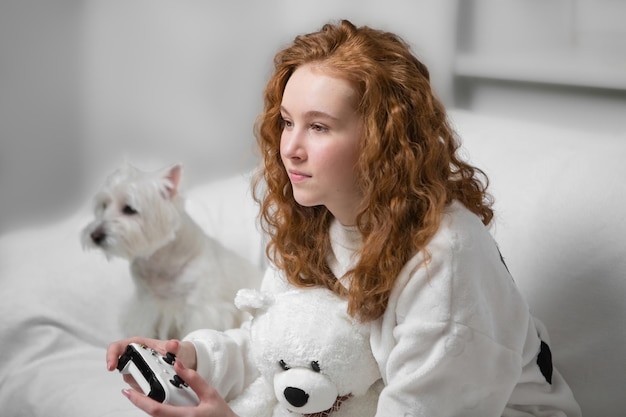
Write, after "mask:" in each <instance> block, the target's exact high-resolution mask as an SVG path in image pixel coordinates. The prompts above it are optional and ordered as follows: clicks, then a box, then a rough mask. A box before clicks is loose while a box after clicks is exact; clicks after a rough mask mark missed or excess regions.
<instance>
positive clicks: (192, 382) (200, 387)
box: [174, 361, 215, 401]
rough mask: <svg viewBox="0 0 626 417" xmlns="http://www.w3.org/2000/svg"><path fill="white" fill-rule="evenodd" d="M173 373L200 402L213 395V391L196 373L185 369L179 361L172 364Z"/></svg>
mask: <svg viewBox="0 0 626 417" xmlns="http://www.w3.org/2000/svg"><path fill="white" fill-rule="evenodd" d="M174 371H175V372H176V374H177V375H178V376H179V377H181V378H182V379H183V381H185V382H186V383H187V385H189V388H191V389H192V390H193V391H194V392H195V393H196V395H197V396H198V398H199V399H200V401H203V400H206V399H209V398H211V397H213V396H214V395H215V393H214V392H215V389H214V388H213V387H211V386H210V385H209V384H208V382H206V381H205V380H204V379H203V378H202V377H201V376H200V375H199V374H198V373H197V372H196V371H194V370H192V369H189V368H185V366H184V364H183V363H182V362H180V361H176V362H174Z"/></svg>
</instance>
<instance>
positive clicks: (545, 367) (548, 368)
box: [537, 340, 552, 385]
mask: <svg viewBox="0 0 626 417" xmlns="http://www.w3.org/2000/svg"><path fill="white" fill-rule="evenodd" d="M537 365H539V370H540V371H541V374H542V375H543V377H544V378H545V379H546V381H548V384H550V385H552V352H550V346H548V344H547V343H546V342H544V341H543V340H542V341H541V349H540V350H539V355H538V356H537Z"/></svg>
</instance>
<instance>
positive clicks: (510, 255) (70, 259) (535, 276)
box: [0, 111, 626, 417]
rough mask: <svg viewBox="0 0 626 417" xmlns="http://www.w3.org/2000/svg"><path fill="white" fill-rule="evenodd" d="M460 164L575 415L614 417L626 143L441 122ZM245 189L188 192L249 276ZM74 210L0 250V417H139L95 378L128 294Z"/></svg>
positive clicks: (458, 115) (236, 181)
mask: <svg viewBox="0 0 626 417" xmlns="http://www.w3.org/2000/svg"><path fill="white" fill-rule="evenodd" d="M451 116H452V119H453V121H454V123H455V125H456V127H457V130H458V132H459V134H460V135H461V137H462V139H463V143H464V152H465V155H466V156H467V158H468V159H470V160H471V161H472V162H474V163H475V164H476V165H478V166H479V167H482V168H483V169H484V171H485V172H486V173H487V174H488V175H489V176H490V179H491V184H492V186H491V191H492V193H493V195H494V196H495V198H496V206H495V208H496V210H497V217H496V222H495V225H494V227H493V229H492V230H493V233H494V235H495V237H496V239H497V240H498V242H499V244H500V247H501V250H502V252H503V255H504V257H505V259H506V261H507V264H508V266H509V269H510V270H511V272H512V274H513V276H514V278H515V280H516V282H517V284H518V285H519V287H520V289H521V290H522V292H523V293H524V294H525V295H526V297H527V299H528V301H529V303H530V306H531V309H532V310H533V313H534V314H535V315H536V316H538V317H539V318H540V319H541V320H543V321H544V322H545V323H546V325H547V326H548V329H549V331H550V334H551V339H552V340H551V345H552V346H551V347H552V351H553V355H554V361H555V364H556V366H557V367H558V368H559V370H560V371H561V373H562V374H564V376H565V377H566V379H567V380H568V381H569V383H570V385H571V387H572V389H573V391H574V393H575V395H576V397H577V399H578V400H579V402H580V404H581V406H582V409H583V414H584V415H585V416H588V417H601V416H602V417H605V416H622V415H624V413H625V412H626V395H624V388H625V387H626V359H625V357H624V356H623V354H624V353H626V303H625V302H624V298H626V185H625V180H626V164H625V161H626V137H606V136H605V137H602V136H598V135H594V134H590V133H580V132H575V131H569V130H566V129H557V128H551V127H546V126H540V125H533V124H530V123H522V122H516V121H512V120H504V119H497V118H490V117H484V116H478V115H475V114H470V113H465V112H460V111H454V112H452V113H451ZM248 180H249V178H248V177H247V175H244V174H242V175H239V176H235V177H232V178H229V179H224V180H220V181H212V182H209V183H207V184H205V185H203V186H200V187H196V188H194V189H192V190H189V192H188V193H187V195H188V207H189V209H190V211H191V213H192V215H193V216H194V217H195V218H196V219H197V220H198V221H199V222H200V224H201V225H203V226H204V228H205V229H206V230H207V232H208V233H209V234H211V235H213V236H215V237H216V238H218V239H219V240H220V241H222V242H223V243H224V244H225V245H226V246H228V247H231V248H234V249H236V250H238V251H239V252H240V253H242V254H243V255H244V256H246V257H247V258H249V259H250V260H252V261H254V262H256V263H257V264H258V265H259V266H260V267H262V266H263V264H264V258H263V244H262V237H261V235H260V234H259V231H258V229H257V227H256V219H255V216H256V207H255V205H254V203H253V202H252V200H251V198H250V194H249V182H248ZM89 216H90V215H89V211H88V210H87V209H86V208H85V209H82V210H80V211H79V212H78V213H76V214H73V215H70V216H68V217H67V218H66V219H65V220H63V221H60V222H58V223H56V224H53V225H50V226H49V227H46V228H40V229H37V230H21V231H18V232H13V233H11V234H7V235H4V236H1V237H0V283H1V287H0V288H1V291H2V292H1V294H2V298H1V300H2V301H1V302H0V352H1V356H0V357H1V359H0V414H1V415H2V416H7V417H16V416H80V417H91V416H94V417H95V416H100V417H104V416H111V417H112V416H139V415H142V413H140V412H139V411H137V410H135V409H134V408H133V406H132V405H131V404H130V403H129V402H128V401H127V400H126V399H125V398H124V397H123V396H122V395H121V394H120V390H121V389H122V388H123V386H124V384H123V382H122V379H121V377H120V376H119V375H118V374H117V373H108V372H107V371H106V370H105V363H104V352H105V348H106V346H107V344H108V343H109V342H110V341H112V340H114V339H117V338H119V337H120V333H119V329H118V327H117V323H118V317H117V315H118V312H119V310H120V306H121V304H122V303H123V302H126V301H127V300H128V298H129V297H130V296H131V294H132V286H131V282H130V278H129V275H128V269H127V265H126V263H125V262H123V261H113V262H107V261H106V260H105V259H104V257H103V256H102V255H100V254H99V253H97V252H84V251H83V250H82V249H81V246H80V243H79V239H78V235H79V231H80V229H81V228H82V227H83V225H84V224H85V223H86V222H87V220H88V219H89Z"/></svg>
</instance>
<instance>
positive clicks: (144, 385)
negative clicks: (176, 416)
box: [117, 343, 199, 406]
mask: <svg viewBox="0 0 626 417" xmlns="http://www.w3.org/2000/svg"><path fill="white" fill-rule="evenodd" d="M175 361H176V357H175V356H174V354H172V353H169V352H168V353H167V354H166V355H165V356H161V354H159V353H158V352H157V351H155V350H154V349H151V348H149V347H147V346H145V345H141V344H138V343H131V344H129V345H128V346H127V347H126V351H125V352H124V354H123V355H122V356H120V358H119V360H118V362H117V369H118V371H120V372H121V373H122V374H130V375H132V376H133V378H134V379H135V381H137V384H138V385H139V387H140V388H141V390H142V391H143V393H144V394H146V395H147V396H148V397H150V398H152V399H153V400H156V401H158V402H161V403H165V404H172V405H180V406H194V405H198V403H199V400H198V396H197V395H196V393H195V392H193V390H192V389H191V388H190V387H189V385H188V384H187V383H186V382H185V381H184V380H183V379H182V378H181V377H180V376H178V375H177V374H176V372H175V371H174V362H175Z"/></svg>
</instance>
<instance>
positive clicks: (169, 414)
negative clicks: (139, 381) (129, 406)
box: [122, 389, 185, 417]
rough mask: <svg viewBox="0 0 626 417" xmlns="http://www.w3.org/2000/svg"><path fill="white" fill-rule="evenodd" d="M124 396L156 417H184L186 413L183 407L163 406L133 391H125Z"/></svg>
mask: <svg viewBox="0 0 626 417" xmlns="http://www.w3.org/2000/svg"><path fill="white" fill-rule="evenodd" d="M122 394H124V396H125V397H126V398H128V399H129V400H130V402H131V403H133V404H134V405H135V406H136V407H137V408H139V409H141V410H143V411H145V412H146V413H147V414H149V415H151V416H154V417H157V416H158V417H177V416H182V415H183V412H184V411H185V410H184V409H182V408H181V407H174V406H171V405H168V404H162V403H160V402H158V401H155V400H153V399H152V398H150V397H147V396H145V395H143V394H140V393H139V392H137V391H134V390H132V389H124V390H122Z"/></svg>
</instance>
